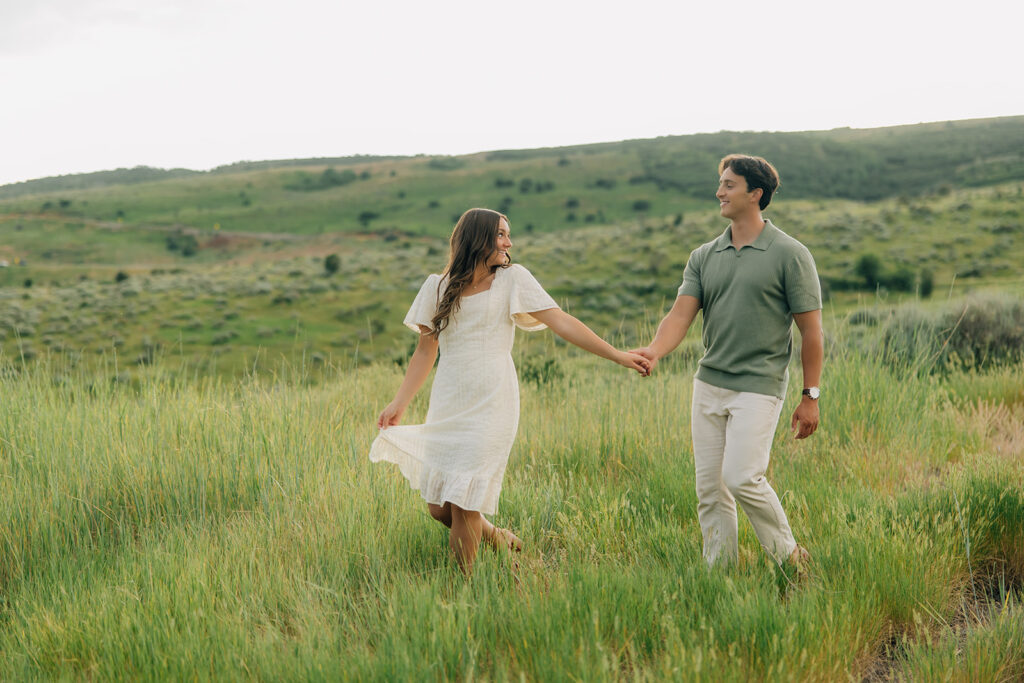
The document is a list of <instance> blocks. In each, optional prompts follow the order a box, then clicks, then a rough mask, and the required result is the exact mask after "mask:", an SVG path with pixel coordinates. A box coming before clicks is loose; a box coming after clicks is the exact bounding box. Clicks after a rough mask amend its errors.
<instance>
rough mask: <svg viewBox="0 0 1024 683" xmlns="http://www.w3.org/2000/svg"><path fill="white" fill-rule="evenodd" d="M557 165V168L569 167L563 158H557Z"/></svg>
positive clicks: (567, 161)
mask: <svg viewBox="0 0 1024 683" xmlns="http://www.w3.org/2000/svg"><path fill="white" fill-rule="evenodd" d="M558 165H559V166H568V165H569V160H568V159H566V158H565V157H559V158H558Z"/></svg>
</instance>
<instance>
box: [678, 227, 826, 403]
mask: <svg viewBox="0 0 1024 683" xmlns="http://www.w3.org/2000/svg"><path fill="white" fill-rule="evenodd" d="M683 295H689V296H692V297H695V298H696V299H697V301H699V302H700V305H701V308H702V309H703V311H704V335H703V339H704V347H705V348H706V349H707V351H706V352H705V354H704V357H703V358H701V360H700V367H699V368H698V370H697V379H700V380H701V381H703V382H707V383H708V384H711V385H714V386H717V387H722V388H724V389H732V390H733V391H750V392H754V393H757V394H768V395H769V396H777V397H779V398H782V397H783V396H784V395H785V393H786V384H787V383H788V381H789V359H790V357H791V355H792V351H793V332H792V328H793V314H794V313H805V312H807V311H815V310H818V309H819V308H821V284H820V283H819V281H818V272H817V270H816V269H815V267H814V259H813V258H812V257H811V252H809V251H808V250H807V247H805V246H804V245H802V244H800V242H798V241H796V240H795V239H793V238H792V237H790V236H789V235H787V234H786V233H784V232H782V231H781V230H779V229H778V228H777V227H775V226H774V225H772V223H771V221H765V226H764V229H763V230H762V231H761V234H760V235H758V237H757V239H756V240H754V242H753V243H752V244H748V245H746V246H744V247H743V248H742V249H740V250H738V251H737V250H736V248H735V247H734V246H733V245H732V226H730V227H728V228H726V230H725V232H724V233H722V235H721V236H720V237H719V238H718V239H716V240H715V241H713V242H708V243H707V244H704V245H701V246H700V247H698V248H697V249H695V250H694V251H693V252H692V253H691V254H690V260H689V261H687V263H686V270H685V271H684V272H683V284H682V285H681V286H680V287H679V296H683Z"/></svg>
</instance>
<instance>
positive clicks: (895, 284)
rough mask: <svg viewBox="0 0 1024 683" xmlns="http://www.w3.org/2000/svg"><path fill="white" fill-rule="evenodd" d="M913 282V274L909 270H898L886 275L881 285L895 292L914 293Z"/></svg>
mask: <svg viewBox="0 0 1024 683" xmlns="http://www.w3.org/2000/svg"><path fill="white" fill-rule="evenodd" d="M914 280H915V278H914V273H913V272H912V271H911V270H910V269H909V268H900V269H899V270H897V271H896V272H894V273H892V274H891V275H887V276H886V277H885V278H884V279H883V280H882V283H883V284H884V285H885V286H886V287H888V288H889V289H891V290H893V291H896V292H912V291H914Z"/></svg>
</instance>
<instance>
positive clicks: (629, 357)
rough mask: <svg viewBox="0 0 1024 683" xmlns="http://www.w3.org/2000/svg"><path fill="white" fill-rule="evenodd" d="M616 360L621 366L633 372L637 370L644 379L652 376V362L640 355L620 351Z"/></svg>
mask: <svg viewBox="0 0 1024 683" xmlns="http://www.w3.org/2000/svg"><path fill="white" fill-rule="evenodd" d="M614 360H615V362H616V363H618V364H619V365H622V366H624V367H627V368H629V369H631V370H636V371H637V372H639V373H640V374H641V375H643V376H644V377H646V376H647V375H649V374H651V361H649V360H647V359H646V358H644V357H643V356H641V355H640V354H638V353H628V352H625V351H619V352H618V354H617V355H616V356H615V359H614Z"/></svg>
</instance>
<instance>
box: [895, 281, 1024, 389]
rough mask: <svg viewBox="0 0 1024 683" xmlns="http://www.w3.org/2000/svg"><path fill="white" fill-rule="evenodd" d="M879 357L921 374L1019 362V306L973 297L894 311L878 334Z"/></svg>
mask: <svg viewBox="0 0 1024 683" xmlns="http://www.w3.org/2000/svg"><path fill="white" fill-rule="evenodd" d="M881 341H882V349H883V352H884V354H885V357H886V358H888V359H889V360H890V361H891V362H894V363H896V364H905V365H908V366H917V367H919V368H921V369H922V370H924V371H927V372H935V371H940V372H942V371H946V370H952V369H972V368H977V369H985V368H989V367H992V366H996V365H1003V364H1008V363H1016V362H1020V361H1021V359H1022V358H1024V300H1022V299H1020V298H1018V297H1012V296H1008V295H995V294H986V295H977V296H971V297H968V298H966V299H963V300H959V301H951V302H949V303H948V304H947V305H945V306H944V307H942V308H939V309H934V310H926V309H923V308H921V307H920V306H918V305H908V306H904V307H902V308H901V309H898V310H897V311H896V312H895V313H894V315H892V316H891V317H890V318H889V320H888V321H887V323H886V325H885V326H884V328H883V330H882V340H881Z"/></svg>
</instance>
